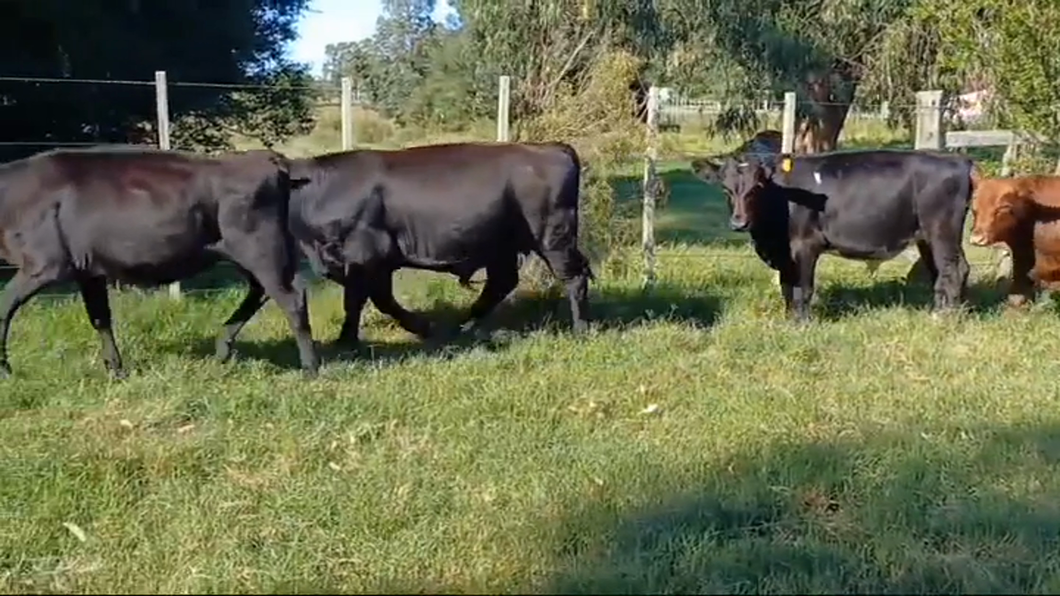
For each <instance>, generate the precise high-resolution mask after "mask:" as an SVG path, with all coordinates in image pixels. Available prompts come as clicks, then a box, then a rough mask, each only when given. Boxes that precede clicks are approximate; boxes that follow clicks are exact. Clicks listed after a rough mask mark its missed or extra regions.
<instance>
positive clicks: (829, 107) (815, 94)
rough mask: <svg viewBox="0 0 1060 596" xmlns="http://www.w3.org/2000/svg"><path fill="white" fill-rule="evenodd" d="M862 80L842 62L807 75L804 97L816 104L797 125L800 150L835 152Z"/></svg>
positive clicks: (802, 151)
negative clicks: (822, 71)
mask: <svg viewBox="0 0 1060 596" xmlns="http://www.w3.org/2000/svg"><path fill="white" fill-rule="evenodd" d="M858 81H859V79H858V77H857V76H856V73H854V72H853V71H852V70H851V69H850V68H844V67H843V66H842V65H834V66H833V67H832V69H831V70H830V71H829V72H827V73H824V74H821V73H812V74H810V75H809V76H808V77H807V81H806V85H805V93H804V96H805V97H807V98H808V99H809V101H810V102H811V104H812V106H811V108H810V114H809V115H807V116H805V117H803V118H802V119H801V120H800V121H799V122H798V124H797V125H796V127H795V152H796V153H822V152H825V151H835V149H836V145H837V143H838V141H839V133H840V132H842V131H843V124H844V123H845V122H846V118H847V114H848V113H849V112H850V103H851V102H852V101H853V99H854V91H856V90H857V85H858Z"/></svg>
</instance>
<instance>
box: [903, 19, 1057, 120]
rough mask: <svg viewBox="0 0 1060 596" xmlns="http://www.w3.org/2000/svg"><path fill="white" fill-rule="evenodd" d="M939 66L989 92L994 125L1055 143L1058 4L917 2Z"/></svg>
mask: <svg viewBox="0 0 1060 596" xmlns="http://www.w3.org/2000/svg"><path fill="white" fill-rule="evenodd" d="M917 16H918V17H919V18H920V19H922V20H923V21H925V22H932V23H936V26H937V27H938V28H939V32H940V37H941V42H942V44H943V47H942V52H941V54H942V58H941V61H942V63H943V64H944V65H945V66H946V67H947V68H948V69H950V70H952V71H955V72H959V73H961V74H962V75H964V76H966V77H969V78H979V79H982V80H984V81H986V82H988V83H989V84H990V85H991V87H992V88H993V90H994V93H995V98H994V101H993V102H992V106H991V107H992V108H993V111H994V112H995V113H996V114H997V115H998V116H999V120H1000V124H1001V125H1002V126H1004V127H1008V128H1014V129H1016V130H1021V131H1027V132H1033V133H1038V134H1042V135H1045V136H1047V137H1049V138H1051V139H1057V138H1058V137H1060V121H1058V115H1057V113H1058V110H1060V4H1057V3H1056V2H1053V1H1052V0H922V3H921V6H920V10H919V11H918V13H917Z"/></svg>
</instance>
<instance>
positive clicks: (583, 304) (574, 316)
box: [541, 246, 592, 333]
mask: <svg viewBox="0 0 1060 596" xmlns="http://www.w3.org/2000/svg"><path fill="white" fill-rule="evenodd" d="M541 256H542V257H543V258H544V259H545V262H547V263H548V266H549V268H550V269H552V273H553V275H555V276H556V277H558V278H559V279H560V280H561V281H562V282H563V283H564V285H566V286H567V296H568V298H569V300H570V311H571V322H572V324H573V328H574V332H575V333H583V332H585V331H587V330H588V329H589V278H590V277H591V276H592V271H591V270H590V269H589V259H587V258H585V255H583V254H582V252H581V251H580V250H578V249H577V247H574V246H571V247H569V248H566V249H560V250H548V249H545V250H543V251H542V254H541Z"/></svg>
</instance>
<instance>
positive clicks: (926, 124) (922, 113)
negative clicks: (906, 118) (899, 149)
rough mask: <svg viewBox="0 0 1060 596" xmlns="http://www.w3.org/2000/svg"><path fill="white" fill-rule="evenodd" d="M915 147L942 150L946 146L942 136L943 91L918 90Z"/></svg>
mask: <svg viewBox="0 0 1060 596" xmlns="http://www.w3.org/2000/svg"><path fill="white" fill-rule="evenodd" d="M913 143H914V145H913V148H914V149H917V150H923V151H940V150H942V148H943V147H945V139H944V137H943V136H942V91H917V92H916V138H915V139H914V140H913Z"/></svg>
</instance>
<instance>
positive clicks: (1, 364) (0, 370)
mask: <svg viewBox="0 0 1060 596" xmlns="http://www.w3.org/2000/svg"><path fill="white" fill-rule="evenodd" d="M12 374H13V373H12V371H11V365H10V364H8V363H7V360H3V361H0V379H9V378H11V375H12Z"/></svg>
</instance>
